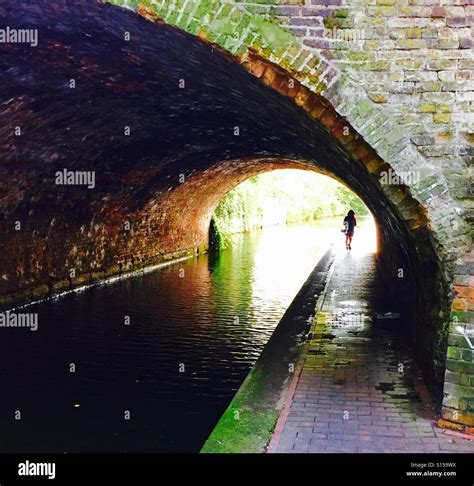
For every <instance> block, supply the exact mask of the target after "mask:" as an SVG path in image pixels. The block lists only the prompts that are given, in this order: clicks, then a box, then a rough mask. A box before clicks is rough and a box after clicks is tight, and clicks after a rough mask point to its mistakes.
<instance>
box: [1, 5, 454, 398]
mask: <svg viewBox="0 0 474 486" xmlns="http://www.w3.org/2000/svg"><path fill="white" fill-rule="evenodd" d="M10 3H14V2H13V0H10ZM200 5H202V4H201V3H200V2H196V3H195V7H196V9H197V10H195V13H196V15H197V14H198V13H199V12H200V13H199V15H201V14H202V15H204V14H205V13H204V14H203V13H202V10H199V6H200ZM51 6H53V7H54V8H52V7H51ZM13 7H15V8H13ZM13 7H12V8H11V9H7V8H6V9H5V10H2V11H0V14H1V15H2V16H4V17H6V18H7V20H8V19H10V21H11V16H13V15H20V13H21V14H22V15H23V18H24V19H26V20H25V21H28V22H29V23H31V24H35V23H36V24H37V25H38V26H40V27H41V26H44V25H45V23H46V24H47V25H48V29H47V30H46V31H43V35H44V36H46V39H45V40H46V42H45V43H44V44H42V45H40V46H39V47H38V50H37V51H34V53H35V55H32V54H31V52H30V51H27V50H25V49H24V48H23V47H21V46H0V48H1V49H3V52H2V56H1V57H0V63H2V65H1V68H2V69H0V76H1V77H2V79H0V81H1V82H0V87H1V88H0V89H1V91H0V92H1V99H2V118H1V121H2V125H1V127H0V133H1V134H2V135H3V142H2V146H1V153H2V166H0V169H1V170H2V175H5V178H2V179H0V180H7V176H6V174H8V178H9V180H11V181H12V182H13V183H12V184H10V185H9V186H8V187H7V186H6V185H5V191H4V192H3V195H2V198H1V200H0V205H1V210H2V214H3V219H2V220H1V221H0V225H1V228H0V229H1V234H2V235H3V245H2V246H3V250H4V251H3V252H2V254H1V255H0V259H1V268H2V269H3V271H4V274H3V275H2V280H1V281H0V294H2V295H3V296H4V297H3V303H7V304H9V303H12V302H13V301H14V302H19V301H24V300H27V301H28V300H31V299H35V298H37V297H39V296H43V295H45V294H52V293H55V292H59V291H62V290H64V289H69V288H73V287H76V286H79V285H82V284H84V283H91V282H93V281H97V280H100V279H103V278H104V277H106V276H111V275H116V274H119V273H121V272H124V271H127V270H130V269H137V268H142V267H144V266H146V265H149V264H152V263H156V262H158V261H162V260H163V259H168V258H173V257H177V256H182V255H185V254H189V253H191V254H192V253H194V252H195V251H197V250H196V249H197V248H199V249H201V248H202V247H203V246H205V243H206V242H205V241H204V240H203V232H202V231H201V230H202V225H201V222H202V221H205V217H204V216H206V214H207V215H208V213H206V212H205V211H204V213H206V214H203V212H202V211H200V210H199V209H200V204H204V203H206V204H208V207H209V210H210V208H212V204H214V203H215V201H213V200H212V198H211V199H209V191H204V190H203V188H206V189H209V190H212V188H213V186H212V182H213V181H214V183H215V184H219V191H222V190H223V189H224V188H225V187H231V186H232V184H235V183H236V182H238V180H240V179H241V178H242V177H244V176H245V177H250V176H251V175H253V174H255V173H258V172H259V171H261V170H263V169H265V170H268V169H269V168H271V167H276V166H277V165H278V166H282V164H283V166H284V165H285V164H287V166H289V165H292V166H294V165H297V164H302V163H303V164H313V166H314V167H317V168H318V169H319V170H325V171H326V172H327V173H330V174H331V175H333V176H334V177H336V178H338V179H339V180H342V181H344V182H345V183H346V184H347V185H348V186H350V187H351V188H352V189H354V190H355V191H356V192H357V193H358V194H359V195H361V197H362V198H363V199H364V200H365V201H366V203H367V204H368V205H369V207H370V208H371V209H372V210H373V211H374V212H375V213H376V216H377V217H378V220H379V223H381V226H382V236H381V237H382V239H383V241H382V243H383V245H384V248H385V249H386V250H387V251H384V252H383V253H382V255H383V260H382V261H381V264H382V266H383V267H385V270H386V273H387V275H389V274H390V272H391V273H392V277H393V269H395V268H399V267H400V266H401V267H403V268H407V269H408V270H409V272H408V273H409V274H410V275H411V276H412V277H413V279H415V278H416V279H425V280H426V282H425V284H424V285H426V289H425V295H422V294H420V295H418V296H417V302H416V306H417V309H421V315H422V316H423V321H422V322H421V324H420V325H419V326H418V328H417V329H418V336H417V339H418V345H417V348H418V349H419V350H420V351H423V349H425V348H426V349H428V350H429V352H428V356H424V357H423V356H421V358H424V360H425V363H426V368H427V371H428V372H429V374H431V375H432V377H433V379H434V381H435V383H437V384H438V386H439V384H440V383H441V382H442V379H441V378H440V376H439V374H440V373H441V372H442V369H443V367H444V351H443V346H445V341H444V339H445V336H444V337H443V333H445V326H444V321H445V319H446V315H444V316H443V317H440V318H439V319H438V318H436V317H435V318H432V316H431V315H430V313H433V312H434V311H436V312H440V311H442V312H446V310H447V308H448V306H449V302H448V301H449V300H450V296H449V290H448V288H447V287H446V286H447V284H449V282H450V276H452V273H451V274H450V271H449V267H448V266H447V265H444V264H443V263H442V262H443V261H444V260H445V252H446V251H448V250H450V249H446V248H445V247H444V246H443V245H441V244H440V238H438V235H439V234H440V231H438V228H437V227H436V225H435V223H434V222H435V221H436V219H435V218H434V217H433V211H432V210H431V209H430V207H428V205H427V204H425V202H424V200H423V199H422V197H421V196H420V194H418V193H416V194H415V193H414V192H413V191H412V190H411V189H409V188H407V187H405V186H400V187H397V186H393V185H392V186H384V185H381V184H380V180H379V175H380V172H381V171H382V170H388V169H389V168H393V169H394V170H395V171H396V172H398V171H399V170H400V168H403V167H404V166H403V165H400V164H398V165H397V160H395V159H397V157H396V155H397V154H399V153H401V152H397V151H396V148H400V146H401V147H402V149H401V150H402V151H403V154H404V156H406V158H407V159H409V160H412V159H410V157H411V155H412V153H411V150H412V147H411V145H407V146H405V145H404V142H403V143H402V142H400V139H399V138H398V137H397V135H399V134H398V133H397V132H396V131H395V134H393V133H392V132H391V131H389V133H388V135H387V136H389V137H390V136H393V137H394V139H395V141H396V142H394V143H392V144H389V145H388V146H386V145H385V143H384V142H383V140H385V141H386V140H387V138H386V137H385V136H383V137H382V141H380V142H378V140H379V139H378V138H377V142H373V141H372V143H371V142H370V140H369V139H368V138H367V137H369V133H368V132H367V131H363V130H365V128H364V126H363V125H364V124H363V123H362V120H363V119H364V120H365V119H366V118H365V115H367V113H368V112H370V109H371V106H372V105H368V104H367V100H366V99H365V98H362V100H361V99H360V97H359V93H358V92H356V93H354V95H355V98H354V99H352V101H351V103H352V104H349V105H348V106H347V110H348V113H349V115H345V114H344V110H345V108H344V106H345V105H344V103H346V102H347V96H346V97H344V96H342V94H341V93H342V88H341V86H345V85H344V84H343V83H345V82H346V81H344V80H343V79H341V81H340V82H339V81H338V84H337V86H338V88H337V89H336V88H335V86H336V84H335V83H333V84H332V85H331V83H330V82H329V83H324V82H323V78H325V76H323V74H324V73H325V72H327V70H324V72H323V73H322V75H321V77H318V81H317V82H318V84H317V85H316V89H315V90H313V89H312V88H311V86H305V85H304V80H301V79H299V78H300V77H301V76H302V74H301V73H302V72H303V75H305V74H304V69H303V70H302V71H296V72H293V71H292V69H291V68H290V67H288V66H280V65H277V64H275V63H273V62H272V51H270V53H267V55H266V50H265V49H266V48H265V47H263V46H260V47H259V46H258V45H257V46H253V47H255V48H254V49H248V48H247V47H248V46H245V49H244V50H243V51H242V52H241V53H240V54H239V53H238V52H237V50H234V49H231V48H229V49H228V50H227V51H226V52H228V53H229V54H225V55H224V53H223V52H222V51H221V50H220V49H218V48H217V46H214V45H212V46H209V45H206V44H205V43H203V42H202V40H198V39H196V37H192V36H189V35H188V34H185V33H183V32H181V31H179V30H176V29H174V28H172V27H170V26H168V25H162V22H158V25H153V24H151V23H148V22H144V21H143V19H140V18H138V16H137V15H136V14H135V13H133V12H126V11H124V10H120V9H117V8H114V7H112V6H105V5H102V4H98V3H95V2H93V1H92V0H80V1H77V2H74V4H73V5H70V6H67V5H66V4H64V2H60V1H59V0H57V1H47V0H34V1H32V2H29V3H28V5H22V6H21V7H20V8H18V7H16V5H14V6H13ZM35 7H38V8H35ZM168 11H169V12H168V13H169V15H173V9H168ZM139 12H140V13H141V14H142V15H143V16H146V17H149V18H151V19H152V20H154V21H155V20H159V19H156V17H155V14H154V13H153V12H151V11H149V10H147V9H144V8H140V9H139ZM8 16H10V17H8ZM191 17H192V16H191ZM71 18H74V20H75V21H77V22H78V23H81V25H82V26H84V28H85V29H87V32H93V34H94V36H95V37H94V39H93V40H90V39H89V38H88V37H85V36H84V37H80V38H78V37H77V35H76V32H75V31H74V29H73V27H71V25H72V23H71ZM176 19H178V17H177V18H176ZM191 21H192V18H191ZM198 27H199V25H198V24H196V25H195V26H194V27H193V29H195V30H196V31H198V30H199V29H198ZM261 27H262V29H263V32H264V33H265V32H266V33H267V36H268V35H270V34H272V31H270V32H268V25H266V24H262V25H261ZM126 29H129V30H130V31H131V32H132V35H134V36H135V37H134V41H133V42H132V43H130V45H124V44H123V42H124V40H123V35H122V34H123V33H124V32H122V31H121V30H126ZM188 30H189V29H188ZM199 32H201V31H200V30H199V31H198V32H194V33H195V34H197V33H199ZM209 34H212V32H211V33H209V32H208V33H207V34H206V35H205V33H201V35H200V37H201V38H203V37H212V35H209ZM270 37H271V35H270ZM165 41H166V42H168V43H169V44H166V42H165ZM223 44H224V47H226V42H224V43H223ZM277 44H278V45H280V41H279V40H278V39H277ZM164 45H166V46H168V47H169V46H172V49H176V52H177V54H176V55H175V53H174V52H168V51H167V50H166V49H164V48H163V46H164ZM169 49H170V50H171V47H169ZM279 49H283V47H279ZM154 50H155V51H154ZM156 52H159V53H160V56H157V55H156ZM178 54H180V55H178ZM191 55H192V56H197V58H198V60H199V59H200V60H201V61H202V63H203V64H204V65H205V66H206V67H207V68H208V69H209V70H211V71H210V72H206V71H204V72H202V71H200V70H199V69H198V68H199V67H200V66H198V67H196V65H195V64H193V63H192V62H190V60H189V59H188V57H189V56H191ZM229 57H230V58H231V60H229ZM267 57H268V58H269V59H267ZM193 60H194V58H193ZM231 61H232V62H231ZM235 61H237V63H236V62H235ZM167 63H168V64H167ZM238 63H241V64H242V65H243V67H244V68H246V70H247V71H249V72H251V73H252V74H254V76H253V77H252V76H250V75H249V74H248V73H246V72H245V70H244V69H242V68H241V67H240V66H238ZM168 65H169V66H168ZM306 65H308V61H306ZM163 66H164V67H163ZM167 66H168V67H170V68H171V69H172V71H169V70H168V69H167V68H166V67H167ZM52 67H53V68H54V69H52ZM315 67H316V65H315V66H314V67H313V68H311V69H315ZM4 68H5V69H4ZM12 68H14V69H12ZM318 69H319V68H318ZM189 73H192V75H191V85H192V86H193V83H194V85H195V87H194V88H193V89H195V91H194V97H193V98H186V99H185V98H183V96H184V95H183V94H182V93H180V92H179V91H177V90H176V89H175V88H172V87H171V84H172V83H173V82H176V81H177V77H178V75H180V74H183V75H184V76H186V75H189ZM290 73H291V74H290ZM192 76H194V77H195V79H193V78H192ZM71 77H77V80H78V87H79V90H78V91H77V92H75V93H74V96H72V95H71V92H69V91H68V90H67V89H66V87H67V83H66V81H67V80H69V79H70V78H71ZM255 77H258V78H261V79H262V80H263V81H264V83H265V84H268V85H271V86H272V87H273V88H274V89H273V90H268V89H267V88H265V87H264V86H262V85H261V83H260V82H259V81H258V80H257V79H255ZM199 78H205V80H206V83H204V82H202V83H201V80H200V79H199ZM290 78H291V79H293V80H294V81H295V83H294V84H292V86H291V87H290V83H289V81H290ZM215 80H217V82H216V83H215V84H214V85H213V84H212V83H213V81H215ZM220 80H222V81H223V82H227V83H229V84H232V83H234V89H235V91H236V92H233V91H232V90H231V91H229V90H227V88H226V86H225V85H221V86H219V85H218V82H219V81H220ZM310 81H311V82H313V81H314V79H312V80H310ZM314 82H316V81H314ZM309 84H311V83H309ZM157 86H158V87H160V88H161V89H162V92H157V91H156V87H157ZM208 86H209V87H210V88H212V90H213V91H212V96H208V95H207V93H204V92H203V90H204V89H207V87H208ZM287 87H288V90H287ZM281 94H283V95H284V96H280V95H281ZM214 96H215V97H216V100H217V101H216V106H213V105H212V103H213V102H214V98H213V97H214ZM338 96H339V97H340V100H339V103H336V100H338ZM183 100H184V101H185V103H186V104H190V105H191V106H192V108H193V109H194V112H193V111H192V110H188V111H186V110H185V109H184V108H183V106H185V103H183ZM356 100H357V101H356ZM206 103H207V104H208V105H209V106H210V108H212V109H215V110H222V106H223V104H225V103H227V105H225V110H226V111H225V115H226V116H225V117H223V118H222V120H221V122H222V123H221V125H222V126H219V125H216V124H215V123H214V124H213V122H214V120H213V117H212V111H210V110H208V109H207V106H206ZM265 103H268V106H267V105H265ZM174 104H177V105H178V107H179V110H177V111H176V112H173V111H171V112H170V113H168V111H167V109H168V107H173V105H174ZM157 110H158V111H157ZM159 110H161V111H162V112H166V113H167V114H169V115H172V116H174V118H172V117H171V116H169V117H164V116H163V117H162V118H159V117H157V114H159V113H160V111H159ZM199 110H201V111H202V112H203V114H204V115H203V117H199V116H193V113H195V112H197V111H199ZM258 110H260V112H258ZM236 112H238V113H237V114H238V115H239V117H240V119H243V120H244V122H246V123H248V124H249V127H250V128H252V127H253V128H254V130H255V131H256V132H257V134H255V133H252V130H250V129H248V127H247V131H246V132H245V133H244V135H245V137H244V141H237V140H236V139H234V138H232V137H231V136H230V135H229V133H228V131H226V130H227V129H228V128H231V125H230V126H227V124H228V123H230V121H231V120H232V119H233V117H234V116H235V115H236ZM377 113H378V111H377ZM359 118H360V120H359ZM157 119H158V121H157ZM229 120H230V121H229ZM358 120H359V121H358ZM126 123H129V124H130V125H131V126H132V136H131V138H130V139H124V138H122V130H123V126H124V125H125V124H126ZM192 123H194V124H195V125H192ZM252 123H253V124H254V125H252ZM15 126H21V127H22V128H23V133H24V134H25V135H24V138H23V139H22V143H21V144H18V140H17V139H16V138H15V135H14V133H13V132H12V127H15ZM288 128H291V131H288ZM345 128H347V129H348V131H347V135H346V130H345ZM186 130H187V132H186ZM388 130H389V128H388V127H387V125H386V124H384V125H383V126H382V134H383V135H385V131H388ZM209 131H211V133H213V137H211V138H210V140H206V139H205V135H206V133H208V132H209ZM274 131H275V132H274ZM186 133H187V135H186ZM136 134H138V135H136ZM185 135H186V136H185ZM257 135H258V136H257ZM277 135H278V136H277ZM373 136H374V137H375V135H373ZM365 138H367V141H366V140H365ZM51 140H54V141H55V143H50V141H51ZM403 140H405V139H403ZM387 147H388V150H389V152H390V153H387V154H386V157H384V156H382V155H383V154H382V151H383V150H385V148H387ZM395 147H396V148H395ZM318 148H319V151H318ZM321 148H322V150H321ZM409 156H410V157H409ZM413 156H414V157H415V156H416V153H415V155H413ZM272 164H273V165H272ZM61 166H68V167H71V168H75V169H83V168H87V167H93V168H94V169H96V170H98V171H99V172H100V180H98V185H99V189H98V191H97V192H94V193H87V194H86V195H84V194H83V195H82V196H78V195H77V194H78V193H76V194H72V193H71V192H68V190H67V188H61V189H60V190H59V189H58V188H57V187H56V188H55V187H54V185H53V184H52V183H51V180H50V179H51V174H52V173H54V170H56V169H57V168H59V167H61ZM307 167H308V165H307ZM417 167H418V166H417ZM420 167H421V166H420ZM232 171H234V173H232ZM181 174H184V175H185V179H186V183H185V184H183V185H182V186H180V185H179V178H178V176H179V175H181ZM226 174H227V175H228V176H229V174H230V176H229V177H230V178H228V179H225V177H224V176H225V175H226ZM210 175H212V177H207V176H210ZM225 181H227V183H228V186H226V185H225V184H224V182H225ZM193 183H194V185H193ZM442 183H443V181H441V184H442ZM199 186H201V189H200V190H201V192H200V193H199V191H198V189H197V188H198V187H199ZM439 187H440V186H439V185H438V183H437V182H436V183H434V184H433V186H432V187H431V186H430V187H429V188H428V189H427V190H426V198H427V200H428V202H429V201H432V199H433V196H435V197H441V198H446V197H448V196H447V193H446V191H444V189H443V188H444V186H442V188H441V190H440V191H437V188H439ZM191 189H193V190H191ZM438 192H439V194H438ZM193 196H194V197H195V198H196V199H194V201H195V202H196V203H199V204H197V205H194V206H193V205H192V204H190V203H191V202H192V201H193ZM211 202H212V204H211ZM447 214H448V216H447V217H446V220H448V221H450V219H451V216H452V214H451V212H448V213H447ZM71 215H73V217H71ZM206 217H207V216H206ZM186 218H189V219H188V220H187V219H186ZM16 221H20V222H21V223H22V225H23V226H22V228H23V232H15V230H14V229H13V224H14V222H16ZM178 221H189V224H187V225H185V227H183V225H182V224H181V225H180V224H178ZM127 222H128V223H130V226H131V230H130V231H129V232H127V231H124V223H127ZM200 225H201V227H200ZM204 228H205V224H204ZM443 228H444V226H443ZM183 231H186V232H185V233H183ZM393 235H396V237H395V238H393ZM71 268H74V269H75V270H76V271H77V272H76V273H77V275H76V276H75V277H69V276H68V274H67V272H68V270H69V269H71ZM413 281H415V280H413ZM415 287H416V286H415ZM434 299H437V300H434ZM438 334H441V335H442V336H441V337H439V336H438ZM454 408H455V407H454Z"/></svg>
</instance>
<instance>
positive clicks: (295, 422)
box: [269, 252, 474, 453]
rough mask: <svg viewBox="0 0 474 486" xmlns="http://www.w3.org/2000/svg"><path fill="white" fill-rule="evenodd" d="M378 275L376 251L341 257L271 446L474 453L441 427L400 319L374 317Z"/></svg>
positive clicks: (274, 448) (473, 447) (308, 449)
mask: <svg viewBox="0 0 474 486" xmlns="http://www.w3.org/2000/svg"><path fill="white" fill-rule="evenodd" d="M374 279H375V259H374V254H373V253H359V254H357V253H355V252H353V253H351V252H347V253H346V252H344V253H339V254H338V255H337V256H336V260H335V263H334V265H333V268H332V269H331V274H330V276H329V281H328V284H327V286H326V289H325V292H324V294H323V295H322V296H321V299H320V301H319V303H318V306H317V313H316V316H315V319H314V321H315V322H314V324H313V327H312V329H311V332H310V334H309V335H308V340H307V341H306V343H305V345H304V346H303V348H302V350H301V353H300V357H299V360H298V364H297V366H296V373H295V379H294V381H293V384H292V386H291V387H290V390H291V391H290V392H289V396H288V397H287V403H286V405H285V407H284V408H283V410H282V413H281V415H280V419H279V425H278V426H277V429H276V430H277V431H278V430H279V432H276V433H274V435H273V437H272V440H271V442H270V445H269V451H270V452H347V453H350V452H431V453H432V452H450V451H451V452H474V440H473V441H469V440H465V439H461V438H459V437H453V436H450V435H447V434H451V432H448V431H446V430H443V429H440V428H438V427H436V425H435V424H436V420H437V418H438V417H437V416H436V414H435V412H434V410H433V408H432V406H431V404H430V403H429V402H428V401H427V400H426V398H425V396H426V393H425V389H424V387H423V385H422V383H421V381H420V378H418V377H417V373H416V372H415V369H414V368H413V364H412V359H411V352H410V348H409V345H408V344H407V342H406V341H405V340H404V339H403V337H401V335H400V333H396V332H395V329H394V328H395V326H396V325H397V324H396V323H397V320H396V319H394V320H393V321H387V322H388V323H389V324H388V325H383V326H381V325H380V324H377V323H373V322H372V321H373V319H372V313H373V306H372V302H373V296H374V285H375V280H374ZM390 322H393V323H392V324H390ZM293 392H294V395H293V396H292V397H291V393H293ZM421 397H423V400H422V399H421ZM473 439H474V437H473Z"/></svg>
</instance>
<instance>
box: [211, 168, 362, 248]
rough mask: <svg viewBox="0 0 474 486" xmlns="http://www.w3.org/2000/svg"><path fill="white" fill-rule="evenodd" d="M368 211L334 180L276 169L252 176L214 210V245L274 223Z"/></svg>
mask: <svg viewBox="0 0 474 486" xmlns="http://www.w3.org/2000/svg"><path fill="white" fill-rule="evenodd" d="M349 209H353V210H354V211H355V213H356V214H357V215H359V216H363V215H366V214H367V208H366V207H365V205H364V203H363V202H362V201H361V200H360V199H359V198H358V197H357V195H356V194H354V193H353V192H352V191H350V190H349V189H347V188H346V187H345V186H343V185H341V184H339V183H338V182H336V181H335V180H333V179H331V178H329V177H326V176H322V175H320V174H316V173H314V172H309V171H302V170H294V169H293V170H289V169H286V170H276V171H272V172H267V173H265V174H261V175H259V176H255V177H252V178H250V179H248V180H246V181H245V182H243V183H242V184H240V185H239V186H237V187H236V188H235V189H233V190H232V191H230V192H229V193H227V194H226V195H225V196H224V198H223V199H222V200H221V201H220V203H219V205H218V206H217V208H216V209H215V211H214V215H213V219H212V228H211V246H213V247H214V248H216V247H219V248H220V249H223V248H227V247H229V246H230V245H231V244H232V235H233V234H235V233H242V232H246V231H251V230H253V229H255V228H260V227H263V226H271V225H283V224H290V223H299V222H311V221H314V220H317V219H320V218H332V217H335V216H342V215H345V214H347V211H349Z"/></svg>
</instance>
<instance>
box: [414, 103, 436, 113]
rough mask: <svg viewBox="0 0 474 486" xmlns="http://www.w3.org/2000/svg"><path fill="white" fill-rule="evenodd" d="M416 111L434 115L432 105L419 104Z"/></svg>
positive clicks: (434, 108)
mask: <svg viewBox="0 0 474 486" xmlns="http://www.w3.org/2000/svg"><path fill="white" fill-rule="evenodd" d="M418 110H419V111H420V112H421V113H436V105H435V104H434V103H421V104H420V105H419V106H418Z"/></svg>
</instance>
